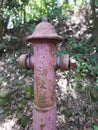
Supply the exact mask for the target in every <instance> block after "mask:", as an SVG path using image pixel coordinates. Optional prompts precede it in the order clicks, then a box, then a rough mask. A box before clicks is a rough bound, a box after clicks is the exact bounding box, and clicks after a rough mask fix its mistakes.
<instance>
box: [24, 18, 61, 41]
mask: <svg viewBox="0 0 98 130" xmlns="http://www.w3.org/2000/svg"><path fill="white" fill-rule="evenodd" d="M37 39H50V40H55V41H56V42H60V41H62V40H63V38H62V37H61V36H58V35H57V33H56V32H55V29H54V27H53V26H52V25H51V24H50V23H49V22H47V20H45V19H43V20H42V22H41V23H39V24H38V25H37V26H36V28H35V31H34V32H33V33H32V35H30V36H28V37H27V38H26V41H31V42H33V41H35V40H37Z"/></svg>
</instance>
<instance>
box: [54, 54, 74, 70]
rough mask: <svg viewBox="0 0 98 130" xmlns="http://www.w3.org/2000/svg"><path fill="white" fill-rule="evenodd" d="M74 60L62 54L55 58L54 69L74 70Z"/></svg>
mask: <svg viewBox="0 0 98 130" xmlns="http://www.w3.org/2000/svg"><path fill="white" fill-rule="evenodd" d="M75 66H76V60H75V59H70V58H69V55H66V54H62V55H60V56H57V67H56V69H58V68H60V70H61V71H65V70H69V69H71V68H75Z"/></svg>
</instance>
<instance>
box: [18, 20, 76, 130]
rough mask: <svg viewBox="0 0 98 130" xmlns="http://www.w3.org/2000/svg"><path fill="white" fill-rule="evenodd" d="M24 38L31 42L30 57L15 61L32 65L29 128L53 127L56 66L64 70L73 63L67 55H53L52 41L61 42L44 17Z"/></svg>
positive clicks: (53, 45) (28, 55) (28, 67)
mask: <svg viewBox="0 0 98 130" xmlns="http://www.w3.org/2000/svg"><path fill="white" fill-rule="evenodd" d="M27 41H31V42H32V43H33V44H34V56H32V55H31V54H27V55H26V54H24V55H21V56H20V58H18V60H17V63H18V64H19V65H20V66H21V67H23V68H24V69H30V68H31V69H33V68H34V108H33V125H32V128H30V130H56V94H55V81H56V80H55V78H56V74H55V73H56V69H58V68H60V69H61V70H67V69H68V68H69V66H70V67H71V66H72V67H74V65H75V62H74V61H71V60H70V59H69V56H68V55H62V56H59V57H57V56H56V43H57V42H60V41H62V37H61V36H58V35H57V34H56V32H55V30H54V28H53V26H52V25H51V24H50V23H48V22H47V21H46V19H45V18H44V19H43V21H42V22H41V23H39V24H38V25H37V26H36V28H35V31H34V33H33V34H32V35H30V36H28V37H27Z"/></svg>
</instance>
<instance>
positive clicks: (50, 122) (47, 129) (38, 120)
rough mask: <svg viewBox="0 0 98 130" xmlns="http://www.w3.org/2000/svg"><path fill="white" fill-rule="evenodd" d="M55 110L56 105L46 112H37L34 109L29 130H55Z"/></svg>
mask: <svg viewBox="0 0 98 130" xmlns="http://www.w3.org/2000/svg"><path fill="white" fill-rule="evenodd" d="M41 109H42V108H41ZM56 110H57V108H56V104H55V105H54V106H53V107H50V110H49V109H48V110H47V111H42V110H38V109H36V108H35V107H34V108H33V126H32V129H30V130H56Z"/></svg>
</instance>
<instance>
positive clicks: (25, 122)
mask: <svg viewBox="0 0 98 130" xmlns="http://www.w3.org/2000/svg"><path fill="white" fill-rule="evenodd" d="M28 121H29V117H28V116H23V117H22V118H21V125H22V126H23V127H26V125H27V123H28Z"/></svg>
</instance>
